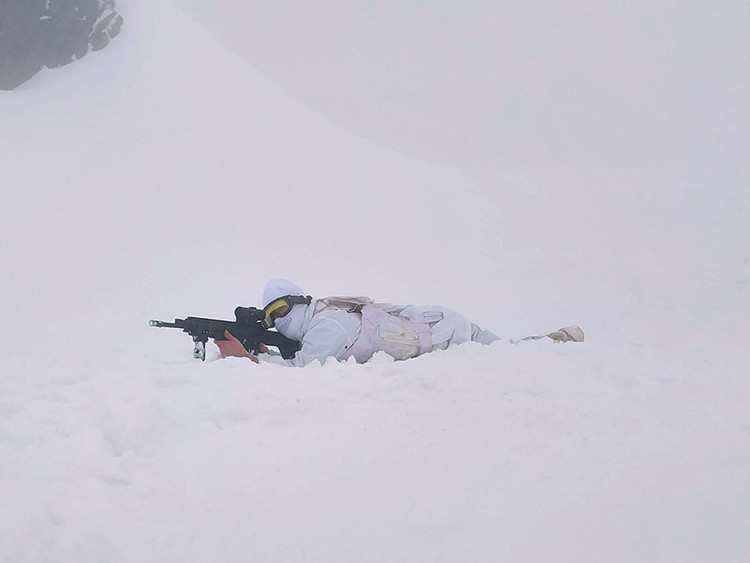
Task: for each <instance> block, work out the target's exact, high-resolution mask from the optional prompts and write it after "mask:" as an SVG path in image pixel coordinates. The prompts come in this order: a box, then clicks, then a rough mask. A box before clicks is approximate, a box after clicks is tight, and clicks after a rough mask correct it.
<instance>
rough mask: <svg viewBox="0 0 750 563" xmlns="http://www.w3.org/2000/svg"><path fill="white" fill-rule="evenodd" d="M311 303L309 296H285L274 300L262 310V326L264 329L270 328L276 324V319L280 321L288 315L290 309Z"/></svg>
mask: <svg viewBox="0 0 750 563" xmlns="http://www.w3.org/2000/svg"><path fill="white" fill-rule="evenodd" d="M311 301H312V297H310V296H309V295H308V296H307V297H303V296H301V295H285V296H284V297H279V298H278V299H274V300H273V301H271V302H270V303H269V304H268V305H266V306H265V307H264V308H263V324H264V325H265V326H266V328H271V327H272V326H274V325H275V324H276V319H280V318H281V317H284V316H286V315H288V314H289V311H291V310H292V307H294V306H295V305H297V304H299V303H305V304H309V303H310V302H311Z"/></svg>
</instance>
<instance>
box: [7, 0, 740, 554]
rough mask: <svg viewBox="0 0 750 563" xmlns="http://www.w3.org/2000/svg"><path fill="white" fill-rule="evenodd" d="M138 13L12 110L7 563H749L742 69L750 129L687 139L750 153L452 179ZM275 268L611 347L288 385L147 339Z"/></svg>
mask: <svg viewBox="0 0 750 563" xmlns="http://www.w3.org/2000/svg"><path fill="white" fill-rule="evenodd" d="M155 4H156V5H155ZM120 8H121V9H122V13H123V16H124V17H125V21H126V25H125V27H124V28H123V32H122V34H121V36H120V37H119V38H118V41H117V42H114V43H113V44H112V45H110V46H109V47H108V49H107V50H106V51H103V52H102V53H99V54H97V56H91V57H86V58H85V59H83V60H81V61H79V62H78V63H76V64H75V65H71V66H70V67H68V68H66V69H64V70H61V71H58V72H54V73H53V72H47V73H43V74H40V75H38V76H37V77H35V78H34V79H33V80H32V81H30V82H29V83H27V84H26V85H25V86H24V87H23V88H22V89H21V90H18V91H15V92H3V93H0V107H1V108H2V119H3V126H4V127H3V130H4V131H5V134H4V135H2V136H0V158H1V159H2V165H3V185H4V192H3V202H2V206H1V207H0V234H1V235H2V236H1V237H0V259H1V263H2V264H3V268H2V270H0V288H1V289H2V296H3V298H2V300H1V301H0V316H1V318H2V319H4V322H3V323H2V324H1V325H0V336H1V337H2V339H3V343H4V357H3V358H2V360H0V476H1V477H2V478H1V479H0V500H1V501H2V502H0V507H1V508H0V559H1V560H3V561H9V562H10V561H13V562H15V561H40V560H41V561H52V560H54V561H99V560H106V561H136V560H139V561H207V560H214V561H303V560H309V561H467V560H474V561H503V560H507V561H577V562H578V561H602V560H607V561H743V560H746V559H748V557H750V539H749V538H748V535H747V530H748V529H749V527H750V486H749V485H748V480H747V477H746V476H747V473H748V469H750V451H749V449H748V443H750V415H749V414H748V411H747V408H746V405H747V404H748V399H750V396H749V393H750V384H749V383H748V380H747V371H748V367H749V366H750V362H749V361H748V354H747V351H746V347H747V345H746V342H747V340H748V336H750V334H749V332H750V331H748V326H749V325H748V321H747V318H748V313H749V312H750V311H749V310H748V309H749V307H748V303H749V301H748V280H749V279H750V255H749V254H748V251H747V241H748V240H750V237H748V235H749V234H750V233H748V210H749V208H750V205H749V202H748V160H747V157H748V151H747V144H746V143H747V134H748V128H747V121H746V114H747V111H746V108H745V107H744V105H743V104H742V103H741V100H742V99H743V98H742V96H741V94H742V92H744V91H746V90H747V88H748V84H749V83H750V80H748V77H747V70H745V71H744V73H742V74H734V75H732V78H731V80H730V79H729V78H727V79H726V82H723V83H722V84H723V86H722V87H723V88H725V89H726V92H727V96H726V97H724V98H723V101H724V105H723V106H722V113H721V115H722V116H725V115H734V116H736V119H735V120H733V121H732V120H725V119H724V118H723V117H722V119H719V120H716V121H712V120H710V119H708V120H706V119H704V118H705V116H700V118H698V117H696V120H695V121H694V122H689V123H685V124H684V125H685V127H684V128H683V127H680V128H676V129H667V130H666V131H661V133H660V135H661V136H660V138H662V139H665V140H666V141H667V142H668V141H669V140H674V141H675V142H678V141H679V143H686V144H685V145H680V146H688V145H689V146H698V145H697V144H691V141H688V140H685V139H683V138H681V137H680V135H684V134H685V132H686V131H687V132H693V134H695V135H700V134H710V135H713V137H711V138H712V139H715V140H716V142H717V143H719V144H720V142H721V139H722V138H726V139H730V140H731V142H727V144H726V150H725V151H721V150H716V151H713V152H711V153H710V154H707V155H706V158H705V159H701V158H697V155H696V154H694V153H690V152H687V153H679V154H680V156H679V157H678V158H670V159H665V160H664V161H657V162H655V161H654V159H645V160H643V161H637V162H635V163H634V164H631V165H629V166H614V165H612V164H611V163H610V164H609V165H606V166H605V165H598V166H594V165H590V164H589V165H586V166H583V165H581V163H580V162H577V163H575V165H573V164H571V165H568V166H563V165H555V166H552V165H550V164H549V163H550V162H551V161H552V160H554V159H548V158H546V156H548V155H546V154H545V155H544V156H545V158H540V164H539V165H533V164H525V165H524V166H515V167H511V166H509V165H508V164H506V163H503V162H502V161H503V160H504V159H503V158H498V164H495V165H492V166H488V165H487V162H488V161H487V159H486V158H485V156H484V153H483V156H482V159H481V160H482V164H481V166H479V165H477V166H474V165H473V164H472V161H471V159H468V160H467V159H463V164H462V166H460V167H457V166H455V165H448V164H445V163H444V164H441V163H439V162H436V160H438V159H437V158H436V157H435V154H436V153H432V156H431V157H430V160H429V161H428V160H416V159H414V158H412V157H409V156H407V155H406V154H404V153H402V152H397V151H396V150H394V149H391V148H388V146H385V145H383V144H377V143H375V142H373V141H369V140H367V139H365V138H363V137H358V136H355V135H353V134H352V133H350V132H347V131H346V130H344V129H342V128H341V127H338V126H337V125H336V124H335V123H334V122H332V121H330V120H329V119H328V118H324V117H321V113H318V111H317V110H316V109H315V108H312V109H311V108H310V107H308V106H306V105H305V104H303V103H301V102H299V101H297V99H296V98H295V97H294V96H293V95H292V94H291V93H290V91H289V90H284V89H282V88H280V87H278V86H276V85H274V84H273V83H272V82H270V81H269V80H268V79H267V78H265V77H264V76H263V75H262V74H260V73H259V72H258V71H257V70H256V69H255V68H254V67H253V66H252V65H251V64H250V63H249V62H248V60H247V57H246V56H241V54H236V53H235V52H233V51H230V50H229V49H228V48H227V47H226V46H225V45H224V44H223V43H222V42H220V41H219V40H218V39H216V37H215V36H213V35H211V34H210V33H209V32H208V31H207V30H206V29H204V28H203V27H202V26H201V25H200V24H199V23H198V22H197V21H196V20H194V19H191V18H190V17H189V16H187V15H186V14H185V13H183V12H181V11H180V10H179V9H177V8H176V7H175V6H173V5H172V4H171V3H169V2H161V3H149V2H145V0H131V1H129V2H128V3H127V5H123V6H120ZM516 9H517V10H522V8H520V7H517V8H516ZM706 10H708V8H706ZM521 15H523V14H522V13H521ZM725 15H726V14H725ZM744 15H745V16H747V14H746V13H745V14H744ZM574 16H578V17H579V18H584V19H585V18H586V17H587V13H586V12H585V11H584V10H582V9H581V10H580V11H578V12H575V14H574V15H572V16H571V17H574ZM727 17H728V16H727ZM592 22H593V24H594V25H595V23H596V19H595V18H593V19H590V20H589V23H592ZM732 29H734V28H732ZM740 29H741V28H740ZM214 31H215V29H214ZM714 33H715V35H713V37H714V38H715V40H716V41H717V42H720V41H722V39H723V38H722V35H721V33H720V32H719V31H715V32H714ZM726 42H727V43H726V44H725V45H732V46H734V45H736V44H739V45H740V46H741V47H742V48H741V49H739V50H737V51H734V53H735V55H736V57H737V59H733V60H732V61H731V62H732V64H729V63H728V67H727V68H731V69H735V70H736V69H742V68H743V67H742V66H741V65H740V64H734V63H737V62H738V61H743V60H746V58H747V52H748V51H747V39H744V42H743V40H741V39H739V38H738V37H737V36H736V35H734V34H731V33H727V34H726ZM574 50H575V49H574ZM687 52H690V50H689V49H688V50H687ZM680 68H682V67H680ZM744 68H745V69H746V68H750V67H744ZM688 70H689V69H688ZM686 72H687V71H686ZM287 87H288V86H287ZM393 95H397V94H393ZM651 101H652V102H654V103H657V102H661V103H663V102H666V101H667V99H666V98H663V99H660V98H659V97H658V96H656V95H655V97H653V98H652V99H651ZM581 103H583V102H581ZM487 104H490V106H487ZM479 107H491V101H490V100H488V99H484V100H482V103H481V104H479ZM495 109H497V108H495ZM688 118H689V116H688ZM533 123H534V127H535V128H540V130H539V131H538V133H539V136H540V137H542V136H544V134H545V130H544V129H543V124H540V123H538V122H536V121H534V122H533ZM669 123H671V122H665V124H666V125H669ZM706 123H709V125H706ZM434 126H435V124H431V127H434ZM444 126H445V128H446V134H450V120H446V121H445V124H444ZM507 127H508V135H510V136H512V135H513V134H514V133H519V134H520V133H521V130H522V129H523V128H524V124H516V125H514V124H513V122H508V124H507ZM514 127H515V128H514ZM723 127H726V129H722V128H723ZM722 133H726V136H724V137H723V136H722ZM613 134H614V133H613ZM373 138H377V137H376V136H373ZM524 138H526V137H524ZM480 140H481V138H477V139H474V140H473V142H474V143H475V144H474V146H475V147H476V148H477V150H479V147H478V144H477V143H479V141H480ZM631 141H632V142H637V139H635V138H633V139H631ZM378 142H379V143H382V142H383V139H382V138H378ZM425 142H427V140H426V139H425ZM572 142H575V143H576V146H577V147H580V146H584V145H585V144H586V143H589V144H590V145H591V146H592V148H593V144H594V141H592V140H591V138H590V137H589V136H588V135H582V136H581V137H579V138H576V139H572ZM696 143H697V141H696ZM467 144H468V145H469V146H472V139H469V140H468V141H467ZM717 146H718V145H717ZM400 150H401V149H400ZM482 150H484V149H482ZM469 152H470V151H469ZM560 154H561V155H564V154H565V153H564V152H562V153H560ZM446 162H448V161H447V160H446ZM275 276H284V277H289V278H291V279H294V280H296V281H297V282H298V283H300V284H301V285H302V286H303V287H304V288H305V289H306V291H308V292H310V293H312V294H313V295H326V294H336V293H344V294H346V293H350V294H351V293H355V294H366V295H370V296H372V297H373V298H376V299H378V300H391V301H393V302H417V303H440V304H444V305H446V306H451V307H453V308H455V309H458V310H460V311H462V312H465V313H466V314H467V315H468V316H470V317H471V318H472V320H475V321H477V322H479V323H480V324H482V325H483V326H484V327H486V328H490V329H493V330H495V331H496V332H498V333H499V334H501V335H503V336H505V337H515V338H517V337H521V336H525V335H527V334H537V333H540V332H546V331H549V330H553V329H556V328H558V327H560V326H563V325H565V324H571V323H578V324H580V325H581V326H583V328H584V330H585V331H586V335H587V341H586V343H584V344H582V345H559V346H556V345H553V344H552V343H550V342H547V341H540V342H531V343H525V344H523V345H520V346H511V345H509V344H508V343H507V342H500V343H497V344H495V345H492V346H489V347H481V346H476V345H472V344H468V345H465V346H462V347H458V348H455V349H451V350H448V351H445V352H440V353H435V354H432V355H428V356H425V357H422V358H417V359H415V360H411V361H408V362H402V363H393V362H389V361H387V359H386V358H376V359H375V361H374V362H373V363H371V364H367V365H362V366H359V365H354V364H336V363H327V364H326V365H324V366H318V367H309V368H305V369H302V370H293V369H283V368H279V367H277V366H272V365H267V364H266V365H260V366H254V365H250V364H249V363H248V362H246V361H240V360H234V359H230V360H223V361H209V362H206V363H200V362H195V361H193V360H192V358H191V357H190V355H191V354H190V353H191V349H192V346H191V343H190V340H189V338H188V337H187V336H185V335H183V334H181V333H178V332H176V331H166V330H159V331H156V330H154V329H152V328H149V327H148V326H147V321H148V319H150V318H161V319H165V320H169V319H171V318H173V317H182V316H186V315H198V316H208V317H217V318H230V316H231V313H232V311H233V309H234V307H235V306H236V305H238V304H243V305H253V304H258V302H259V299H260V292H261V290H262V287H263V284H264V282H265V280H266V279H267V278H268V277H275ZM214 355H215V352H214Z"/></svg>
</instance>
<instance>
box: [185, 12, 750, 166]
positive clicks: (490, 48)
mask: <svg viewBox="0 0 750 563" xmlns="http://www.w3.org/2000/svg"><path fill="white" fill-rule="evenodd" d="M178 4H179V5H181V6H182V7H184V8H186V9H187V10H188V11H189V12H190V13H192V14H194V15H195V16H196V17H197V18H199V19H200V21H202V22H204V23H205V24H206V25H207V26H208V27H209V28H210V29H211V30H212V31H214V32H215V33H216V34H217V35H218V36H220V37H221V38H222V39H223V40H224V41H225V42H226V43H228V44H229V45H230V46H231V47H232V48H233V49H235V50H236V51H237V52H239V53H240V54H241V55H242V56H243V57H244V58H246V59H247V60H249V61H250V62H252V64H254V65H255V66H256V67H257V68H258V69H259V70H261V71H262V72H264V73H265V74H266V75H267V76H269V77H270V78H272V79H273V80H274V81H275V82H277V83H278V84H280V85H282V86H283V87H285V88H286V89H287V90H288V91H290V92H291V93H292V94H293V95H294V96H296V97H298V98H299V99H301V100H302V101H304V102H305V103H307V104H308V105H309V106H310V107H311V108H312V109H314V110H315V111H316V112H319V113H322V114H324V115H326V116H327V117H329V118H330V119H332V120H333V121H334V122H336V123H337V124H339V125H341V126H343V127H345V128H347V129H349V130H351V131H353V132H356V133H357V134H359V135H362V136H364V137H366V138H369V139H371V140H374V141H376V142H379V143H381V144H383V145H386V146H389V147H391V148H394V149H396V150H400V151H404V152H407V153H409V154H412V155H414V156H418V157H421V158H425V159H429V160H435V161H439V162H446V163H452V164H461V165H464V166H468V167H472V168H475V169H477V168H493V167H495V166H497V165H505V164H508V163H524V164H551V163H554V164H561V163H565V164H628V165H631V164H653V163H655V162H659V163H663V162H665V161H666V162H669V161H683V160H691V159H695V158H697V157H700V158H702V159H704V160H707V161H710V160H711V159H713V158H717V157H719V156H721V157H722V158H724V157H728V158H736V157H737V155H738V154H739V153H740V150H741V146H742V145H743V143H745V140H744V139H743V138H742V132H743V131H746V130H747V127H748V124H749V123H750V119H749V118H748V116H749V115H750V111H749V110H748V107H749V104H747V103H746V100H747V99H750V88H749V87H748V83H749V82H750V80H748V73H749V72H750V71H749V70H748V69H750V42H749V41H748V38H747V37H748V34H747V30H748V29H750V8H749V7H748V4H747V2H744V1H735V0H723V1H722V2H718V3H716V2H678V1H676V0H667V1H660V2H651V1H649V2H646V1H636V2H616V1H614V0H605V1H587V0H569V1H566V2H557V3H553V2H528V1H501V2H498V1H489V0H488V1H483V0H471V1H462V2H436V1H418V0H412V1H409V2H405V1H399V0H385V1H381V2H342V1H335V0H321V1H318V2H314V3H301V2H296V1H292V0H279V1H277V2H272V3H270V2H269V3H246V2H243V1H241V0H229V1H225V2H213V1H212V0H178Z"/></svg>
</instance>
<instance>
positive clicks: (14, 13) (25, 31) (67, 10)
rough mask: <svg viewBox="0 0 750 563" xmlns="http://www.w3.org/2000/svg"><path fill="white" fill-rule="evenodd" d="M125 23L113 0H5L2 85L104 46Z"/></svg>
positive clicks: (0, 36)
mask: <svg viewBox="0 0 750 563" xmlns="http://www.w3.org/2000/svg"><path fill="white" fill-rule="evenodd" d="M121 28H122V16H120V14H118V13H117V11H116V10H115V4H114V0H0V89H2V90H12V89H13V88H15V87H16V86H18V85H20V84H23V83H24V82H26V81H27V80H28V79H29V78H31V77H32V76H34V75H35V74H36V73H37V72H39V71H40V70H41V69H42V68H43V67H47V68H56V67H59V66H63V65H66V64H68V63H71V62H73V61H76V60H78V59H80V58H82V57H83V56H85V55H86V53H88V52H89V51H90V50H91V51H99V50H100V49H103V48H104V47H106V46H107V45H108V44H109V42H110V40H111V39H112V38H114V37H115V36H116V35H117V34H119V33H120V30H121Z"/></svg>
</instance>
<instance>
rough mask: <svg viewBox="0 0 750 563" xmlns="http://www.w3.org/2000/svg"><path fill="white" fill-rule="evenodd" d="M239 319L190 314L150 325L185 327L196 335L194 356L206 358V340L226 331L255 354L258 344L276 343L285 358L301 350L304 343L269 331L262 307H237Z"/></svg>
mask: <svg viewBox="0 0 750 563" xmlns="http://www.w3.org/2000/svg"><path fill="white" fill-rule="evenodd" d="M234 316H235V318H236V319H237V320H236V321H222V320H218V319H204V318H202V317H187V318H185V319H175V320H174V322H173V323H169V322H165V321H154V320H151V321H149V322H148V324H149V326H154V327H159V328H181V329H182V330H183V332H187V333H188V334H189V335H190V336H192V337H193V342H194V347H193V358H195V359H196V360H205V359H206V342H208V339H209V338H213V339H215V340H226V337H225V336H224V331H225V330H228V331H229V333H230V334H231V335H232V336H234V337H235V338H236V339H237V340H239V341H240V342H242V345H243V346H244V347H245V350H247V351H248V352H250V353H251V354H257V353H258V346H259V345H260V344H261V343H262V344H266V345H267V346H275V347H276V348H278V349H279V352H281V356H282V357H283V358H284V359H287V360H288V359H291V358H293V357H294V355H295V354H296V353H297V351H298V350H299V349H300V346H301V344H300V343H299V342H297V341H296V340H291V339H289V338H287V337H286V336H284V335H283V334H280V333H279V332H276V331H275V330H268V329H266V328H265V327H264V326H263V324H262V323H263V317H264V313H263V310H262V309H256V308H255V307H237V308H236V309H235V310H234Z"/></svg>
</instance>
